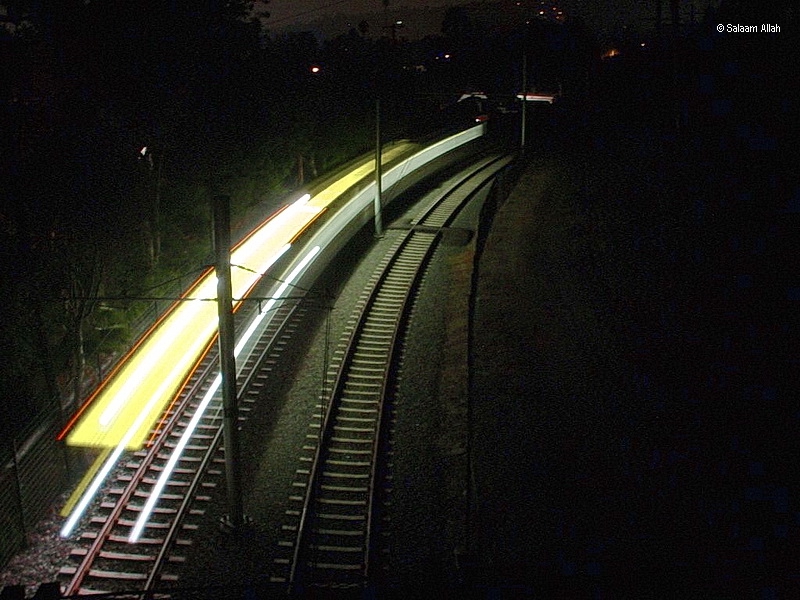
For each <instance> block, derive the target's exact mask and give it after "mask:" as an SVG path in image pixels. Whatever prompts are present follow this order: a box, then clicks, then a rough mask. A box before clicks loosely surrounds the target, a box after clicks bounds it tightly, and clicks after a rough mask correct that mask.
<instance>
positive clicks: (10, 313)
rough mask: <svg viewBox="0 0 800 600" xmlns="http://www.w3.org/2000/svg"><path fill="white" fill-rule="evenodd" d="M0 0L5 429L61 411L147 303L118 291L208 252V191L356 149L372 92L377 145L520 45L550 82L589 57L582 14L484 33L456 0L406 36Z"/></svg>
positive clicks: (417, 127) (288, 183) (483, 78)
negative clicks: (431, 29) (377, 115)
mask: <svg viewBox="0 0 800 600" xmlns="http://www.w3.org/2000/svg"><path fill="white" fill-rule="evenodd" d="M0 9H4V11H3V10H0V21H1V22H2V25H3V28H2V29H0V55H2V57H3V64H2V68H3V71H4V72H3V73H2V77H0V98H1V99H2V101H1V102H0V124H1V126H2V131H3V136H2V141H0V144H2V151H1V152H0V154H1V155H2V156H1V157H0V170H1V175H0V177H1V178H2V182H3V184H2V187H1V188H0V294H2V296H3V299H4V302H3V303H2V305H0V321H2V328H3V335H2V336H0V356H2V359H3V360H2V362H1V363H0V423H1V424H2V425H1V426H0V429H1V430H2V432H3V433H10V432H14V431H17V430H18V429H19V428H20V427H21V426H22V425H24V424H25V423H26V422H27V421H28V420H29V419H30V418H31V417H32V416H33V415H35V414H37V413H40V412H42V411H44V410H55V411H57V410H63V411H65V412H69V411H71V410H72V408H73V407H74V405H73V404H74V400H63V399H64V398H77V399H80V398H81V397H82V396H83V395H85V394H86V393H87V392H88V391H90V389H91V386H92V385H93V384H94V383H95V378H96V376H97V374H98V372H100V371H103V370H104V369H107V366H108V365H103V364H102V361H103V360H108V359H109V357H112V356H114V355H115V354H116V353H117V352H119V351H120V350H121V349H124V348H125V347H126V345H127V344H129V343H130V341H131V338H132V336H133V335H135V333H136V331H135V327H136V325H135V324H136V323H137V319H138V318H139V317H140V316H141V315H142V314H143V313H144V312H145V311H147V310H150V309H152V308H153V305H152V302H150V303H148V302H142V301H136V300H135V299H136V298H137V297H142V296H149V297H153V296H161V297H169V296H174V295H176V294H177V292H178V291H179V290H180V289H181V286H185V285H186V284H187V283H188V282H189V281H191V278H192V277H193V276H194V275H196V273H197V271H198V270H199V269H200V268H202V267H203V265H205V264H207V263H208V262H209V253H210V240H209V225H208V222H209V210H208V202H209V198H210V197H211V196H212V195H213V194H215V193H227V194H229V195H231V197H232V199H233V209H234V213H235V214H234V221H235V222H236V220H237V219H239V222H241V220H242V219H244V218H245V215H246V214H247V213H248V210H249V209H252V208H253V207H254V206H255V205H257V204H258V203H259V202H260V201H261V200H263V199H264V198H265V197H267V196H271V197H276V196H280V195H282V194H286V193H288V192H290V191H291V190H292V189H294V188H296V187H299V186H301V185H302V184H303V183H304V180H308V179H311V178H313V177H316V176H318V175H320V174H322V173H324V172H325V171H328V170H330V169H332V168H335V167H336V166H337V165H339V164H341V163H343V162H344V161H346V160H349V159H351V158H353V157H354V156H356V155H358V154H361V153H363V152H365V151H367V150H369V148H370V146H371V144H372V143H373V141H374V120H373V119H374V109H375V104H374V103H375V98H376V97H377V96H379V95H380V96H381V98H382V99H383V103H382V105H381V107H382V108H381V112H382V117H383V119H384V120H385V123H384V124H383V125H382V128H383V130H384V135H385V139H391V138H397V137H401V136H408V135H409V133H410V132H412V131H413V132H415V133H416V135H422V134H424V133H426V132H429V131H430V130H431V128H434V127H437V126H438V125H439V124H440V123H439V121H438V120H437V115H438V112H439V109H440V108H442V107H443V106H445V105H447V103H448V102H453V100H454V99H457V98H458V92H462V91H468V90H475V89H483V90H487V91H491V92H498V93H504V94H508V95H509V97H511V95H512V94H513V93H514V92H515V90H516V89H517V88H518V86H519V80H520V69H521V56H522V51H523V49H524V48H526V47H527V48H528V51H529V54H530V56H531V57H532V58H531V61H532V62H531V73H532V74H533V75H532V77H533V79H532V83H533V85H537V84H538V85H545V86H550V87H551V88H553V87H555V86H557V85H564V86H566V87H568V88H570V89H577V88H578V87H580V86H581V85H583V83H584V82H585V81H586V77H587V72H588V71H587V69H586V67H585V66H586V65H588V61H586V60H578V58H579V57H583V58H586V57H588V56H590V55H591V54H592V49H591V43H590V42H589V36H588V34H587V33H586V32H585V31H584V28H582V27H581V26H580V24H579V23H572V24H566V25H561V24H554V23H545V22H534V23H532V24H529V25H528V26H527V27H526V26H525V25H520V26H519V27H516V28H512V29H509V28H504V29H503V28H498V29H496V30H492V31H489V30H486V29H485V28H484V29H481V28H478V27H476V26H474V25H473V23H472V22H471V21H470V17H469V15H468V14H466V13H464V12H463V11H460V10H458V9H453V10H451V11H450V12H448V14H447V15H446V17H445V20H444V22H443V24H442V35H440V36H433V37H430V38H426V39H424V40H420V41H417V42H414V43H410V42H408V41H406V40H402V39H395V38H394V36H392V38H390V37H388V35H387V33H386V31H383V30H381V28H380V27H372V31H371V32H370V27H369V26H368V25H367V24H366V23H362V24H361V26H360V27H359V28H358V29H355V28H354V29H352V30H351V31H349V32H348V33H345V34H343V35H341V36H340V37H338V38H335V39H332V40H328V41H326V42H324V43H321V42H320V41H319V40H317V39H316V38H315V37H314V36H313V35H312V34H310V33H294V34H286V35H280V36H276V35H270V34H269V31H268V29H266V28H265V27H264V25H263V23H264V22H265V21H264V20H262V19H259V15H255V14H254V13H253V12H252V9H253V7H252V3H251V2H248V1H247V0H227V1H224V2H223V1H221V0H207V1H204V2H196V1H193V0H192V1H190V0H177V1H175V2H162V1H159V0H145V1H143V2H137V3H130V2H122V1H109V2H85V1H83V0H59V1H54V0H53V1H44V2H40V1H34V0H2V1H0ZM3 12H4V14H3ZM266 23H267V27H268V23H269V21H268V19H267V20H266ZM370 33H372V34H375V35H370ZM445 57H446V58H445ZM312 65H317V66H319V71H318V72H312V70H311V69H310V67H311V66H312ZM570 65H572V66H573V67H575V66H576V65H582V66H581V67H580V68H570ZM145 148H146V150H144V149H145ZM108 298H115V300H113V301H112V300H108ZM116 298H128V299H129V300H118V299H116ZM165 306H166V304H165V303H162V306H160V308H162V309H163V308H164V307H165ZM102 357H106V358H105V359H104V358H102ZM59 399H61V400H59ZM62 403H66V405H65V406H64V407H63V408H62V406H61V405H62Z"/></svg>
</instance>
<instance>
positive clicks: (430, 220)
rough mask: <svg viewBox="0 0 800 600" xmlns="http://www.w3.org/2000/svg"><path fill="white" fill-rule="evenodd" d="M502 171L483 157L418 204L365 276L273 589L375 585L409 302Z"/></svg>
mask: <svg viewBox="0 0 800 600" xmlns="http://www.w3.org/2000/svg"><path fill="white" fill-rule="evenodd" d="M510 162H511V157H510V156H508V155H495V156H491V157H487V158H484V159H482V160H480V161H479V162H477V163H475V164H474V165H472V166H471V167H470V168H469V169H466V170H464V171H461V172H460V173H459V175H458V176H456V177H453V178H451V179H450V180H449V181H448V182H447V183H446V185H445V186H444V189H443V190H442V191H441V192H439V193H435V194H432V195H431V196H429V197H428V200H427V204H426V205H425V206H424V207H423V208H422V209H421V211H420V212H419V214H418V215H417V216H416V217H414V218H413V219H411V221H410V225H409V226H408V227H404V228H403V229H405V231H403V232H402V234H401V235H400V236H399V237H398V238H397V239H396V240H395V241H394V243H393V244H392V245H391V246H390V248H389V249H388V250H387V252H386V254H385V256H384V257H383V259H382V260H381V261H380V263H379V264H378V266H377V268H376V269H375V271H374V273H373V275H372V277H371V279H370V281H369V284H368V285H367V286H366V288H365V289H364V291H363V292H362V294H361V297H360V298H359V300H358V302H357V303H356V306H355V308H354V310H353V314H352V315H351V317H350V320H349V322H348V325H347V327H346V328H345V331H344V332H343V334H342V337H341V339H340V341H339V342H338V344H337V346H336V348H335V350H334V353H333V358H332V361H331V364H330V367H329V369H328V374H327V378H326V382H327V383H326V385H325V386H324V390H323V394H322V397H321V398H320V403H319V405H318V409H319V412H318V415H317V418H316V420H315V421H314V422H312V423H311V424H310V429H309V431H310V433H309V434H308V435H307V436H306V444H305V445H304V448H303V454H302V455H301V457H300V461H301V466H300V468H298V469H297V472H296V478H295V481H294V483H293V489H294V490H296V493H293V494H292V495H291V497H290V499H289V502H290V507H289V508H288V509H287V510H286V519H285V523H284V525H283V531H284V532H285V537H284V539H283V540H282V541H281V542H280V543H279V546H280V555H279V556H278V557H276V558H275V574H274V575H273V577H272V581H273V582H280V583H283V584H286V585H287V586H289V587H290V589H302V588H305V587H307V586H324V587H327V586H336V587H363V586H365V585H367V584H368V583H370V582H374V581H376V580H378V579H380V571H381V567H382V565H381V559H380V557H381V553H382V552H381V551H382V548H381V544H379V543H378V542H377V539H378V537H379V536H378V533H379V532H383V526H382V523H381V521H382V519H381V508H382V505H383V502H384V499H385V497H386V496H387V494H389V490H390V487H391V485H390V480H391V473H390V471H391V464H390V460H389V459H388V456H387V454H388V452H387V451H388V447H389V441H390V440H389V439H388V429H389V427H388V426H387V423H388V421H389V419H390V413H391V411H392V394H393V387H394V385H395V383H396V379H397V375H398V373H399V371H400V370H401V368H402V352H401V349H402V346H403V337H404V332H405V328H406V324H407V321H408V319H409V315H410V313H411V309H412V308H413V304H414V300H415V295H416V293H417V291H418V288H419V285H420V282H421V280H422V278H423V276H424V273H425V269H426V266H427V264H428V261H429V260H430V257H431V255H432V254H433V252H434V250H435V248H436V246H437V242H438V240H439V239H440V236H441V234H442V232H443V231H444V230H446V228H447V227H448V225H449V224H450V223H451V222H452V220H453V219H454V217H455V216H456V215H457V214H458V212H459V210H460V209H461V208H462V207H463V206H464V205H465V204H466V203H467V202H468V201H469V200H470V198H472V197H473V196H474V195H475V194H477V193H478V191H479V190H481V189H483V188H484V187H485V186H487V185H489V184H490V183H491V182H492V181H493V180H494V178H495V177H496V175H497V174H498V173H499V172H500V171H501V170H502V169H503V168H505V167H506V166H507V165H508V164H509V163H510Z"/></svg>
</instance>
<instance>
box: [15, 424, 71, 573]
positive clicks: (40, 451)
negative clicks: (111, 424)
mask: <svg viewBox="0 0 800 600" xmlns="http://www.w3.org/2000/svg"><path fill="white" fill-rule="evenodd" d="M58 424H59V419H58V418H57V415H56V414H53V413H43V414H41V415H39V416H38V417H36V418H35V419H33V420H32V421H31V422H30V423H29V424H28V425H27V426H26V428H25V429H24V430H23V431H22V432H21V433H20V434H19V435H18V436H16V437H15V438H12V439H7V440H4V443H3V446H2V448H0V452H2V454H1V455H0V568H1V567H3V566H5V565H6V564H7V563H8V561H9V560H10V559H11V558H12V557H13V556H14V555H15V554H16V553H17V552H19V551H20V550H21V549H23V548H24V547H25V544H26V538H27V535H28V533H29V532H30V531H32V529H33V528H34V527H35V526H36V524H37V523H38V522H39V520H40V519H41V518H42V517H43V516H44V515H45V514H46V512H47V510H48V509H49V508H50V506H51V505H52V502H53V500H54V498H55V497H56V496H57V495H58V494H60V493H62V492H63V491H64V488H65V486H66V484H67V481H68V459H67V454H66V448H65V447H64V446H63V444H61V443H60V442H57V441H56V435H57V434H58V429H59V425H58Z"/></svg>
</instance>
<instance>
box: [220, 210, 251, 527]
mask: <svg viewBox="0 0 800 600" xmlns="http://www.w3.org/2000/svg"><path fill="white" fill-rule="evenodd" d="M230 210H231V199H230V196H221V195H218V196H214V212H213V218H214V255H215V257H216V262H217V264H216V271H217V307H218V310H219V363H220V372H221V374H222V415H223V425H222V427H223V430H222V433H223V440H224V444H225V475H226V481H227V487H228V511H229V514H228V515H227V517H226V518H225V521H224V522H223V525H225V527H226V528H230V529H232V530H234V531H237V530H239V529H241V528H242V525H243V524H244V511H243V509H242V485H241V473H240V461H239V423H238V414H239V411H238V403H237V398H236V359H235V358H234V355H233V351H234V344H235V341H234V330H233V299H232V297H231V296H232V292H231V214H230Z"/></svg>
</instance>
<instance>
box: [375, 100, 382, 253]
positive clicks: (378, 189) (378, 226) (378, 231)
mask: <svg viewBox="0 0 800 600" xmlns="http://www.w3.org/2000/svg"><path fill="white" fill-rule="evenodd" d="M381 179H383V169H382V167H381V100H380V98H376V99H375V237H376V238H380V237H383V222H382V219H381V211H382V206H383V201H382V198H381V195H382V193H383V190H382V182H381Z"/></svg>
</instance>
